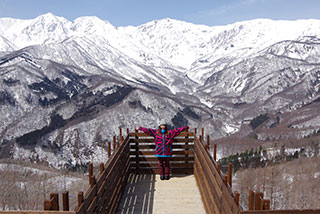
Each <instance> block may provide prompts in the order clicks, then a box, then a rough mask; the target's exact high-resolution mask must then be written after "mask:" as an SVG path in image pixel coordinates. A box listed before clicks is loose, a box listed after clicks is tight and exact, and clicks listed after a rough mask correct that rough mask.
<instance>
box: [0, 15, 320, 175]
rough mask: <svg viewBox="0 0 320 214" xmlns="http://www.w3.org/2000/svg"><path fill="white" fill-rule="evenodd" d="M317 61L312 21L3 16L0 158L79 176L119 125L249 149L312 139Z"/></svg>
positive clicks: (317, 32) (318, 42) (316, 119)
mask: <svg viewBox="0 0 320 214" xmlns="http://www.w3.org/2000/svg"><path fill="white" fill-rule="evenodd" d="M319 57H320V20H297V21H273V20H267V19H257V20H251V21H245V22H239V23H234V24H230V25H227V26H213V27H209V26H204V25H195V24H192V23H187V22H183V21H179V20H173V19H163V20H155V21H152V22H149V23H146V24H143V25H140V26H127V27H115V26H113V25H112V24H111V23H109V22H107V21H103V20H100V19H99V18H97V17H80V18H78V19H75V20H73V21H69V20H67V19H65V18H62V17H57V16H55V15H53V14H50V13H49V14H44V15H42V16H39V17H37V18H35V19H32V20H16V19H11V18H1V19H0V74H1V76H0V82H1V84H0V157H1V158H13V159H23V160H30V161H32V162H41V161H45V162H48V164H49V165H50V166H53V167H55V168H63V169H77V168H81V167H83V166H86V165H87V163H88V162H90V161H92V162H94V163H99V162H104V161H106V142H107V141H111V140H112V136H114V135H118V132H119V127H121V128H129V129H130V130H131V131H133V130H134V128H135V127H137V126H145V127H156V126H157V124H159V123H162V122H165V123H168V124H169V125H170V126H172V127H178V126H182V125H186V124H189V125H190V126H191V127H198V128H201V127H205V130H206V134H209V135H211V138H212V139H215V140H216V139H220V141H218V142H221V144H224V142H225V141H229V140H228V139H229V138H226V137H228V136H231V137H236V138H239V139H241V138H244V139H247V137H248V136H249V137H248V138H249V139H251V140H253V141H254V142H252V143H251V142H249V143H248V144H249V145H246V147H248V148H249V147H250V146H256V145H257V144H259V142H260V143H261V144H263V143H264V142H266V141H274V140H277V141H279V140H290V139H303V138H307V137H308V138H312V137H316V136H318V135H319V133H320V116H319V115H320V114H319V107H320V102H319V100H320V63H319V60H318V59H319ZM244 141H245V140H244ZM229 144H230V145H231V146H232V145H233V146H234V145H235V144H236V143H234V144H232V142H229ZM297 146H298V147H299V145H297ZM240 147H241V146H240ZM237 148H238V147H237ZM242 149H245V148H242ZM225 150H226V151H228V149H225ZM230 154H231V151H230V152H229V153H228V152H224V153H223V155H222V156H227V155H230Z"/></svg>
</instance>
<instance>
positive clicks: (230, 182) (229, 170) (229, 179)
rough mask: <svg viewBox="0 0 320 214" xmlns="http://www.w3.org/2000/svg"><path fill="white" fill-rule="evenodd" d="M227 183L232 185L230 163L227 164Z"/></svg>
mask: <svg viewBox="0 0 320 214" xmlns="http://www.w3.org/2000/svg"><path fill="white" fill-rule="evenodd" d="M228 183H229V185H230V187H232V163H229V165H228Z"/></svg>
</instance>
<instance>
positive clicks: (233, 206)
mask: <svg viewBox="0 0 320 214" xmlns="http://www.w3.org/2000/svg"><path fill="white" fill-rule="evenodd" d="M201 138H202V137H200V139H199V138H198V137H196V136H195V137H194V175H195V178H196V181H197V184H198V187H199V190H200V193H201V197H202V202H203V204H204V207H205V209H206V212H207V213H217V214H220V213H221V214H224V213H239V211H240V208H239V194H236V195H235V197H233V196H232V195H233V193H232V190H231V189H230V188H229V185H228V183H227V180H228V179H226V176H223V177H222V175H221V174H220V169H219V167H218V165H217V163H216V162H215V160H213V159H212V157H211V156H210V154H209V153H208V146H206V145H205V144H204V143H203V142H202V139H201ZM207 145H208V144H207ZM215 148H216V147H215ZM230 180H231V179H230ZM230 184H231V183H230Z"/></svg>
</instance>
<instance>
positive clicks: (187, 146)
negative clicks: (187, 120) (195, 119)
mask: <svg viewBox="0 0 320 214" xmlns="http://www.w3.org/2000/svg"><path fill="white" fill-rule="evenodd" d="M186 132H187V133H188V128H187V130H186ZM188 138H189V134H187V136H186V137H185V139H186V142H185V149H184V151H185V157H186V161H185V163H186V165H187V164H188V163H189V161H188V157H189V142H188Z"/></svg>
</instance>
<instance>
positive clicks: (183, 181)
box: [117, 174, 205, 214]
mask: <svg viewBox="0 0 320 214" xmlns="http://www.w3.org/2000/svg"><path fill="white" fill-rule="evenodd" d="M117 213H119V214H120V213H121V214H129V213H130V214H132V213H144V214H162V213H175V214H180V213H181V214H182V213H190V214H192V213H194V214H202V213H205V210H204V207H203V204H202V201H201V196H200V192H199V190H198V187H197V184H196V180H195V178H194V175H176V176H172V177H171V178H170V180H163V181H162V180H160V176H159V175H154V174H142V175H136V174H131V175H130V176H129V179H128V183H127V186H126V189H125V191H124V195H123V197H122V199H121V203H120V205H119V209H118V212H117Z"/></svg>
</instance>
